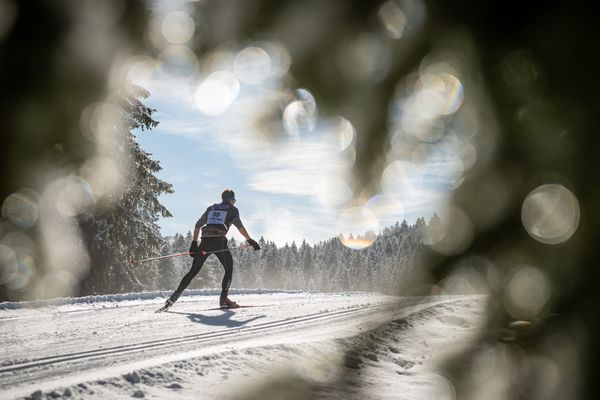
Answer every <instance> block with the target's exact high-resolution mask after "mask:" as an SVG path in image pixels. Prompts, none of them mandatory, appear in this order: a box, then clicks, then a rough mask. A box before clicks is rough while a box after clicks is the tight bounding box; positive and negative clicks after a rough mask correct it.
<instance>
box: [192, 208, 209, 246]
mask: <svg viewBox="0 0 600 400" xmlns="http://www.w3.org/2000/svg"><path fill="white" fill-rule="evenodd" d="M207 221H208V210H206V211H204V214H202V216H201V217H200V219H198V221H197V222H196V226H194V238H193V239H192V240H193V241H194V242H196V241H198V236H199V235H200V228H202V227H203V226H204V225H206V222H207Z"/></svg>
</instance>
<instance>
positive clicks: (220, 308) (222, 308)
mask: <svg viewBox="0 0 600 400" xmlns="http://www.w3.org/2000/svg"><path fill="white" fill-rule="evenodd" d="M251 307H257V306H240V305H237V306H235V307H215V308H209V309H207V310H204V311H216V310H235V309H236V308H251Z"/></svg>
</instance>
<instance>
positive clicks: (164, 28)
mask: <svg viewBox="0 0 600 400" xmlns="http://www.w3.org/2000/svg"><path fill="white" fill-rule="evenodd" d="M194 30H195V24H194V20H193V19H192V17H190V15H189V14H188V13H186V12H184V11H171V12H170V13H168V14H167V15H166V16H165V18H164V19H163V21H162V24H161V33H162V35H163V37H164V38H165V39H166V40H167V41H169V42H170V43H172V44H184V43H186V42H188V41H189V40H190V39H191V38H192V36H194Z"/></svg>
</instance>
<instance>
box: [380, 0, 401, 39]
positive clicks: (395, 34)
mask: <svg viewBox="0 0 600 400" xmlns="http://www.w3.org/2000/svg"><path fill="white" fill-rule="evenodd" d="M378 16H379V19H380V21H381V23H382V24H383V26H384V27H385V30H386V33H387V34H388V36H389V37H391V38H392V39H400V38H402V34H403V32H404V28H405V27H406V22H407V21H406V15H404V13H403V12H402V10H401V9H400V7H398V5H397V4H396V3H394V2H393V1H386V2H385V3H383V4H382V5H381V7H380V8H379V13H378Z"/></svg>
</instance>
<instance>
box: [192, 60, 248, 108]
mask: <svg viewBox="0 0 600 400" xmlns="http://www.w3.org/2000/svg"><path fill="white" fill-rule="evenodd" d="M239 93H240V83H239V82H238V80H237V78H236V77H235V75H234V74H232V73H231V72H228V71H217V72H214V73H212V74H210V75H209V76H208V77H207V78H206V79H205V80H204V81H203V82H202V83H201V84H200V85H199V86H198V89H196V94H195V100H196V105H197V107H198V108H199V109H200V111H202V112H203V113H205V114H207V115H219V114H222V113H224V112H225V111H227V109H228V108H229V106H230V105H231V104H233V102H234V101H235V100H236V99H237V97H238V95H239Z"/></svg>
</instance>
